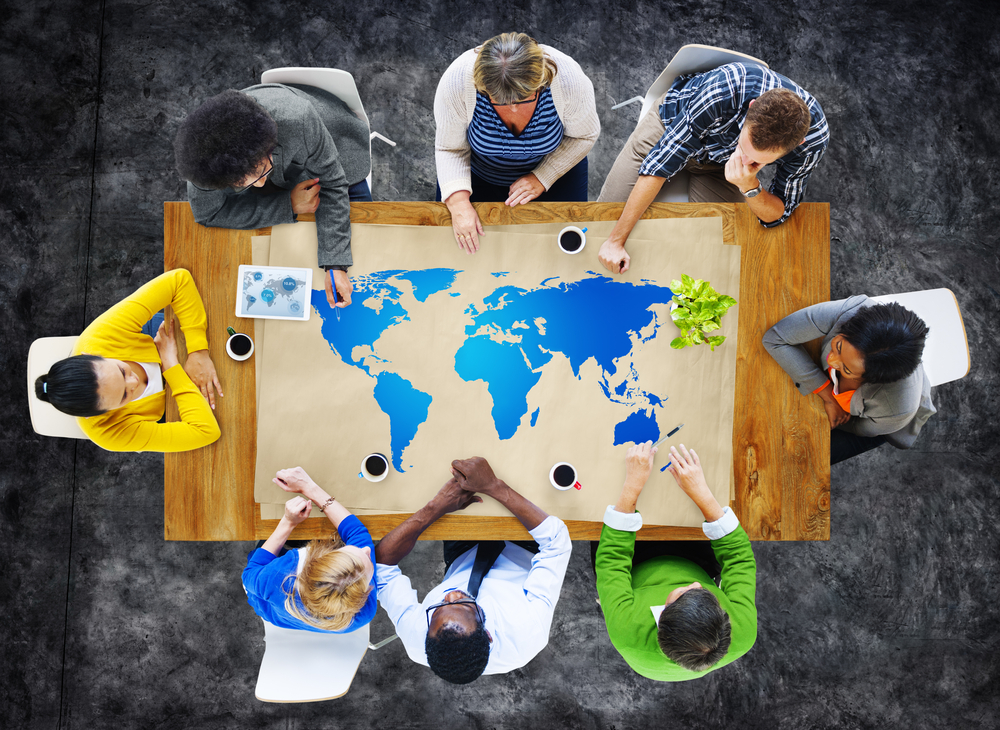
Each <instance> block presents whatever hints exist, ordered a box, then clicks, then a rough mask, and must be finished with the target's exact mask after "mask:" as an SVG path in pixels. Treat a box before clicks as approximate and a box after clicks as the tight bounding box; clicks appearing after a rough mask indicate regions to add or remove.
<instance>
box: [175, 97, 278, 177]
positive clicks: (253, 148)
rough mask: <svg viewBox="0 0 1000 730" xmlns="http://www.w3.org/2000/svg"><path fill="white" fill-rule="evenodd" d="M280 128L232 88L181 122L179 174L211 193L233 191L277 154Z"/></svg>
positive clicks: (177, 147) (177, 150) (177, 152)
mask: <svg viewBox="0 0 1000 730" xmlns="http://www.w3.org/2000/svg"><path fill="white" fill-rule="evenodd" d="M277 141H278V125H277V124H275V123H274V120H273V119H272V118H271V115H270V114H268V113H267V110H266V109H264V107H262V106H261V105H260V104H258V103H257V102H256V101H254V100H253V99H252V98H250V97H249V96H247V95H246V94H243V93H240V92H239V91H234V90H232V89H229V90H228V91H223V92H222V93H221V94H218V95H216V96H213V97H212V98H211V99H209V100H208V101H206V102H205V103H204V104H202V105H201V106H200V107H198V108H197V109H195V110H194V111H193V112H191V113H190V114H189V115H188V117H187V119H185V120H184V121H183V122H181V126H180V128H179V129H178V130H177V136H176V137H175V138H174V158H175V160H176V162H177V171H178V172H179V173H180V174H181V177H183V178H184V179H185V180H189V181H191V182H192V183H194V184H195V185H197V186H198V187H199V188H204V189H206V190H222V189H223V188H228V187H233V186H235V185H236V184H237V183H239V182H240V181H242V180H244V179H246V177H247V176H248V175H250V174H251V173H253V172H254V171H256V169H257V166H258V165H260V161H261V160H263V159H264V158H265V157H267V155H268V154H269V153H270V152H271V150H272V149H274V145H275V144H276V143H277Z"/></svg>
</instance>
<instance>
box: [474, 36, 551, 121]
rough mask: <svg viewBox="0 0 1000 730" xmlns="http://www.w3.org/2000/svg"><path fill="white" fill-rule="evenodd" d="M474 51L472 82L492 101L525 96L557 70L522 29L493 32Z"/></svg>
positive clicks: (546, 81) (544, 84) (545, 84)
mask: <svg viewBox="0 0 1000 730" xmlns="http://www.w3.org/2000/svg"><path fill="white" fill-rule="evenodd" d="M476 53H477V54H479V55H478V56H477V57H476V64H475V66H473V68H472V82H473V83H474V84H475V86H476V90H477V91H481V92H482V93H484V94H487V95H488V96H490V97H491V98H492V99H493V102H494V103H496V104H510V103H512V102H515V101H523V100H524V99H527V98H528V97H530V96H532V95H533V94H534V93H535V92H536V91H538V90H539V89H541V88H544V87H546V86H549V85H550V84H551V83H552V79H554V78H555V76H556V73H557V72H558V70H559V69H558V68H557V67H556V64H555V62H554V61H553V60H552V59H551V58H548V57H547V56H546V55H545V53H544V52H543V51H542V49H541V47H540V46H539V45H538V43H536V42H535V39H534V38H532V37H531V36H529V35H527V34H526V33H501V34H500V35H498V36H493V37H492V38H490V39H489V40H488V41H486V42H485V43H483V45H481V46H480V47H479V48H477V49H476Z"/></svg>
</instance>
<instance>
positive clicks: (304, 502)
mask: <svg viewBox="0 0 1000 730" xmlns="http://www.w3.org/2000/svg"><path fill="white" fill-rule="evenodd" d="M311 510H312V502H310V501H309V500H308V499H303V498H302V497H292V498H291V499H290V500H288V501H287V502H285V519H286V520H288V522H289V523H291V524H292V525H293V526H294V525H297V524H299V523H300V522H302V521H303V520H305V519H306V518H307V517H308V516H309V512H310V511H311Z"/></svg>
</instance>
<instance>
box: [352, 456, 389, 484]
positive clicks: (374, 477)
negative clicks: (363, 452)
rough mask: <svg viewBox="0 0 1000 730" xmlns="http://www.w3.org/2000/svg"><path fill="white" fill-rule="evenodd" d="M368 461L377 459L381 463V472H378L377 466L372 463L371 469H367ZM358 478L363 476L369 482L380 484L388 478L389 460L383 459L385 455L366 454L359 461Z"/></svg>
mask: <svg viewBox="0 0 1000 730" xmlns="http://www.w3.org/2000/svg"><path fill="white" fill-rule="evenodd" d="M369 459H377V460H378V461H379V462H380V463H381V467H382V471H381V472H379V469H378V464H377V463H376V462H372V464H371V468H369V464H368V461H369ZM375 472H379V473H375ZM359 476H363V477H364V478H365V479H367V480H368V481H370V482H380V481H382V480H383V479H385V478H386V477H387V476H389V460H388V459H387V458H385V454H379V453H374V454H368V456H366V457H365V458H363V459H362V460H361V472H360V475H359Z"/></svg>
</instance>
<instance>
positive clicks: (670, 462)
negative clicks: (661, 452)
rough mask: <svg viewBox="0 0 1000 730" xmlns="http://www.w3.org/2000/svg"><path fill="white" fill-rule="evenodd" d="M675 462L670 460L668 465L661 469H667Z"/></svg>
mask: <svg viewBox="0 0 1000 730" xmlns="http://www.w3.org/2000/svg"><path fill="white" fill-rule="evenodd" d="M673 463H674V462H672V461H668V462H667V465H666V466H665V467H663V468H662V469H660V471H666V470H667V469H668V468H670V465H671V464H673Z"/></svg>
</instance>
